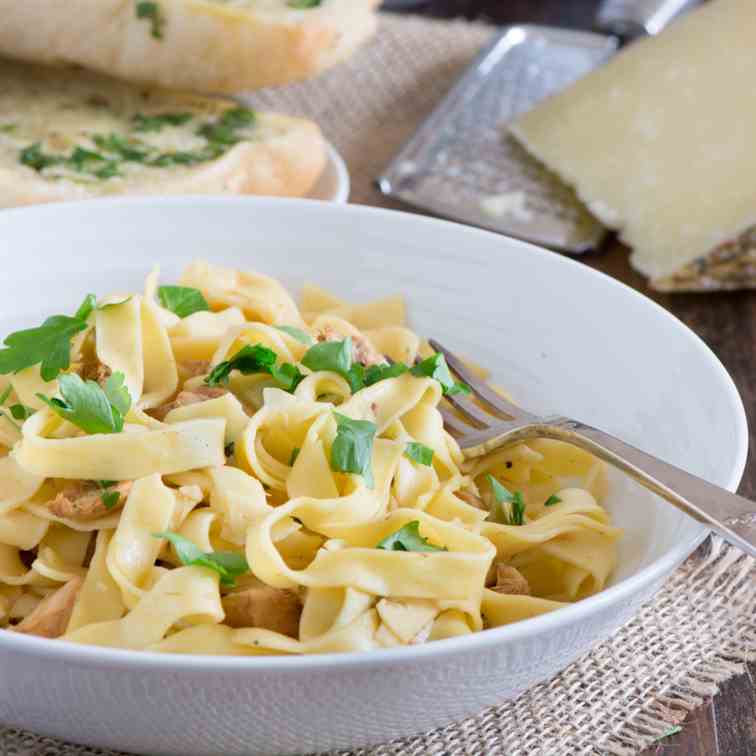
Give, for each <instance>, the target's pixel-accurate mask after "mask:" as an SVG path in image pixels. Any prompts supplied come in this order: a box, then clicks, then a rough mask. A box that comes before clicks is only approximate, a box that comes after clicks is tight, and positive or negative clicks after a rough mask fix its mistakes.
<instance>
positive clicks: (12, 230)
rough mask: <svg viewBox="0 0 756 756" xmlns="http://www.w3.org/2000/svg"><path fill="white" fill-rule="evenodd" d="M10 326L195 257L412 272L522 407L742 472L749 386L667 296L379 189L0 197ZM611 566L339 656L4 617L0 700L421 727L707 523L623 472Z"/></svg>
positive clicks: (287, 726)
mask: <svg viewBox="0 0 756 756" xmlns="http://www.w3.org/2000/svg"><path fill="white" fill-rule="evenodd" d="M0 239H2V252H0V255H2V258H0V263H1V265H2V267H1V269H2V271H3V275H2V281H1V282H0V302H2V303H3V304H2V313H0V332H2V333H6V332H8V331H9V330H12V329H13V328H16V327H19V326H22V325H24V324H25V325H26V326H29V325H33V324H36V323H37V322H38V321H39V320H40V317H41V316H42V315H43V314H49V313H54V312H68V311H72V309H73V308H74V307H75V306H76V305H77V304H78V302H79V300H80V299H81V295H82V293H83V292H86V291H94V292H103V293H104V292H107V291H109V290H111V289H113V288H121V287H126V288H136V287H139V286H141V284H142V280H143V277H144V274H145V273H146V272H147V271H148V270H149V269H150V267H151V266H152V265H153V264H154V263H156V262H159V263H160V264H161V265H162V267H163V274H164V279H165V280H171V279H173V278H175V276H177V274H178V272H179V270H180V268H181V267H182V266H183V265H184V264H185V263H186V262H188V261H189V260H192V259H193V258H196V257H206V258H209V259H211V260H213V261H217V262H225V263H229V264H231V265H238V266H241V267H247V268H252V269H257V270H262V271H265V272H267V273H270V274H272V275H274V276H279V277H281V278H282V279H283V280H284V281H285V282H286V283H288V284H290V285H293V286H295V287H296V286H297V285H298V284H301V283H302V282H304V281H306V280H311V281H314V282H317V283H319V284H321V285H323V286H325V287H329V288H332V289H333V290H334V291H336V292H338V293H340V294H343V295H345V296H347V297H349V298H350V299H352V300H354V301H361V300H364V299H366V298H372V297H379V296H382V295H385V294H389V293H392V292H396V291H402V292H404V293H405V294H406V295H407V297H408V299H409V302H410V305H411V314H412V321H413V323H414V325H415V327H416V328H417V329H418V330H419V331H420V332H422V333H425V334H427V335H432V336H435V337H437V338H439V339H440V340H441V341H442V342H443V343H445V344H448V345H449V346H450V347H451V348H453V349H458V350H459V351H460V352H462V353H463V354H466V355H471V356H474V357H475V358H477V359H478V360H479V361H480V362H482V363H484V364H486V365H488V366H490V367H491V368H493V370H494V373H495V376H496V378H497V379H498V380H499V381H500V382H501V383H503V384H505V385H507V386H509V387H510V388H511V389H512V391H513V393H514V394H515V396H516V397H517V398H518V400H520V401H521V402H522V403H523V404H524V405H525V406H528V407H532V408H533V409H535V410H540V411H543V412H546V413H548V412H557V411H558V412H560V413H564V414H567V415H572V416H574V417H577V418H580V419H583V420H586V421H588V422H590V423H592V424H594V425H598V426H600V427H604V428H606V429H607V430H609V431H612V432H615V433H617V434H618V435H620V436H622V437H624V438H626V439H627V440H628V441H630V442H632V443H635V444H637V445H639V446H641V447H644V448H645V449H647V450H648V451H650V452H653V453H656V454H658V455H660V456H662V457H665V458H667V459H668V460H670V461H671V462H674V463H677V464H679V465H682V466H683V467H686V468H688V469H689V470H691V471H692V472H694V473H698V474H699V475H702V476H704V477H705V478H707V479H709V480H711V481H713V482H715V483H719V484H721V485H723V486H726V487H728V488H729V489H731V490H734V489H735V487H736V485H737V483H738V481H739V479H740V476H741V473H742V471H743V467H744V464H745V456H746V447H747V436H746V420H745V414H744V411H743V406H742V403H741V401H740V398H739V396H738V394H737V391H736V389H735V387H734V385H733V383H732V381H731V380H730V378H729V376H728V375H727V373H726V372H725V370H724V369H723V367H722V365H721V364H720V363H719V362H718V361H717V359H716V357H715V356H714V355H713V354H712V353H711V352H710V351H709V349H708V348H707V347H706V346H705V345H704V344H703V342H702V341H700V340H699V339H698V338H697V337H696V336H695V335H694V334H693V333H692V332H691V331H689V330H688V329H687V328H686V327H685V326H684V325H682V324H681V323H680V322H679V321H677V320H676V319H675V318H673V317H672V316H671V315H669V314H668V313H667V312H665V311H664V310H663V309H662V308H660V307H658V306H657V305H655V304H654V303H653V302H651V301H649V300H648V299H646V298H644V297H642V296H641V295H639V294H637V293H636V292H635V291H633V290H631V289H629V288H627V287H626V286H624V285H622V284H620V283H618V282H616V281H614V280H612V279H610V278H608V277H606V276H603V275H601V274H599V273H596V272H594V271H593V270H591V269H589V268H587V267H585V266H583V265H581V264H580V263H577V262H573V261H571V260H568V259H566V258H563V257H559V256H557V255H555V254H552V253H549V252H546V251H543V250H540V249H538V248H536V247H533V246H531V245H528V244H525V243H523V242H519V241H514V240H511V239H507V238H503V237H501V236H499V235H495V234H491V233H488V232H485V231H480V230H476V229H472V228H467V227H465V226H460V225H455V224H452V223H447V222H443V221H438V220H432V219H428V218H423V217H419V216H417V215H407V214H402V213H397V212H390V211H385V210H376V209H370V208H366V207H354V206H348V205H347V206H339V205H333V204H326V203H316V202H308V201H301V200H300V201H296V200H288V201H287V200H270V199H213V198H205V199H197V198H181V199H159V200H157V199H145V200H129V201H122V200H121V201H109V200H98V201H96V202H89V203H81V204H77V203H71V204H61V205H50V206H47V207H37V208H32V209H22V210H10V211H7V212H4V213H2V214H0ZM608 507H609V509H610V510H611V511H612V516H613V518H614V520H615V522H617V523H618V524H619V525H621V526H622V527H624V528H625V531H626V535H625V538H624V540H623V541H622V547H621V559H620V567H619V569H618V571H617V575H616V577H615V579H614V581H613V584H612V585H611V586H610V587H609V588H607V589H606V590H605V591H603V592H602V593H600V594H598V595H596V596H593V597H592V598H589V599H586V600H585V601H581V602H580V603H578V604H575V605H573V606H570V607H568V608H566V609H562V610H560V611H558V612H554V613H551V614H547V615H544V616H541V617H538V618H536V619H531V620H528V621H526V622H521V623H518V624H514V625H510V626H507V627H502V628H499V629H495V630H490V631H487V632H483V633H479V634H476V635H473V636H470V637H464V638H457V639H450V640H445V641H441V642H437V643H429V644H427V645H423V646H415V647H412V648H402V649H398V650H384V651H374V652H369V653H356V654H345V655H333V654H329V655H323V656H309V657H304V658H302V657H269V658H214V657H199V656H197V657H182V656H160V655H155V654H148V653H130V652H123V651H117V650H115V651H114V650H107V649H102V648H93V647H86V646H76V645H71V644H68V643H63V642H61V641H47V640H43V639H38V638H32V637H26V636H21V635H14V634H11V633H6V632H0V721H2V722H5V723H7V724H10V725H14V726H17V727H22V728H26V729H30V730H35V731H37V732H41V733H45V734H48V735H54V736H57V737H60V738H64V739H67V740H73V741H78V742H81V743H87V744H92V745H98V746H104V747H110V748H117V749H123V750H129V751H133V752H136V753H144V754H151V755H152V756H155V755H157V754H176V755H177V756H179V755H180V756H193V755H195V754H196V755H197V756H206V754H219V753H223V754H249V753H260V754H286V753H295V752H300V751H308V752H309V751H318V750H325V749H331V748H350V747H356V746H364V745H368V744H375V743H379V742H383V741H387V740H391V739H393V738H397V737H399V736H404V735H410V734H413V733H419V732H422V731H425V730H428V729H431V728H434V727H438V726H440V725H443V724H446V723H448V722H449V721H451V720H455V719H460V718H462V717H465V716H467V715H470V714H473V713H475V712H477V711H478V710H480V709H482V708H483V707H485V706H487V705H490V704H495V703H496V702H498V701H503V700H505V699H508V698H511V697H513V696H516V695H517V694H518V693H520V692H521V691H523V690H525V689H526V688H528V687H529V686H531V685H533V684H535V683H537V682H539V681H541V680H544V679H546V678H548V677H550V676H551V675H553V674H555V673H556V672H558V671H559V670H561V669H562V668H564V667H565V666H566V665H567V664H569V663H570V662H571V661H573V660H574V659H575V658H577V657H578V656H580V655H581V654H583V653H585V652H586V651H587V650H588V649H589V648H590V647H591V646H593V645H594V644H595V643H597V642H598V641H600V640H602V639H604V638H606V637H607V636H608V635H610V633H612V631H614V630H615V629H616V628H617V627H618V626H619V625H620V624H622V623H623V622H625V621H626V620H627V619H629V618H630V617H631V616H632V615H633V613H634V612H635V611H636V609H637V608H638V607H639V605H640V604H641V603H642V602H644V601H646V600H648V599H649V598H650V597H651V596H652V595H653V593H654V591H655V590H656V589H657V588H658V587H659V585H660V583H661V581H662V580H663V579H664V577H665V576H666V575H668V574H669V573H670V571H671V570H673V569H674V568H675V567H676V566H677V565H678V564H679V563H680V562H681V561H682V560H683V559H684V558H685V557H686V556H687V555H688V554H689V553H690V552H691V551H692V550H693V548H694V547H695V546H696V545H697V544H698V543H699V542H700V541H701V539H702V537H703V536H704V535H705V531H704V530H703V529H702V528H701V527H700V526H699V525H697V524H696V523H694V522H693V521H692V520H689V519H688V518H686V517H685V516H684V515H682V514H680V513H678V512H677V511H676V510H673V509H672V508H671V507H669V506H667V505H666V504H664V503H662V502H660V501H658V500H656V499H655V498H654V497H652V496H650V495H648V494H645V493H644V492H642V491H639V490H638V489H636V488H634V487H633V486H632V485H630V484H629V483H628V482H626V481H624V480H621V479H620V480H617V481H616V484H615V486H614V490H613V493H612V495H611V496H610V497H609V501H608Z"/></svg>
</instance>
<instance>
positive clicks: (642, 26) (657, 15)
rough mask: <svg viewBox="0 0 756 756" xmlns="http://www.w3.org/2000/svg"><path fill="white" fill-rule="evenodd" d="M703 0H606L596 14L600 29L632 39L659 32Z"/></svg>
mask: <svg viewBox="0 0 756 756" xmlns="http://www.w3.org/2000/svg"><path fill="white" fill-rule="evenodd" d="M699 2H700V0H603V2H602V3H601V5H600V6H599V10H598V14H597V16H596V25H597V26H598V28H599V29H601V30H602V31H605V32H609V33H610V34H616V35H617V36H619V37H625V38H630V39H632V38H633V37H641V36H644V35H647V34H658V33H659V32H660V31H661V30H662V29H663V28H664V27H665V26H667V24H668V23H669V22H670V21H672V19H674V18H675V17H676V16H679V15H680V14H681V13H682V12H683V11H685V10H687V9H688V8H691V7H692V6H694V5H698V3H699Z"/></svg>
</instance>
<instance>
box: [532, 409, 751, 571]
mask: <svg viewBox="0 0 756 756" xmlns="http://www.w3.org/2000/svg"><path fill="white" fill-rule="evenodd" d="M538 435H539V436H541V437H544V436H546V437H548V438H555V439H558V440H560V441H567V442H568V443H571V444H574V445H575V446H579V447H581V448H582V449H585V450H586V451H589V452H591V453H592V454H594V455H595V456H596V457H598V458H599V459H602V460H604V461H605V462H608V463H609V464H611V465H613V466H614V467H617V468H618V469H620V470H622V472H624V473H626V474H627V475H629V476H630V477H631V478H633V479H634V480H635V481H637V482H638V483H640V484H641V485H642V486H643V487H644V488H647V489H648V490H649V491H652V492H653V493H655V494H658V495H659V496H661V497H662V498H663V499H666V500H667V501H668V502H669V503H670V504H672V505H674V506H675V507H677V508H678V509H681V510H682V511H683V512H685V513H686V514H688V515H690V516H691V517H692V518H693V519H695V520H698V521H699V522H702V523H703V524H704V525H708V526H709V527H710V528H712V529H713V530H715V531H716V532H717V533H719V534H720V535H721V536H722V537H723V538H724V539H725V540H726V541H729V542H730V543H732V544H733V545H735V546H738V547H739V548H741V549H742V550H743V551H745V552H746V553H747V554H750V555H751V556H753V557H756V503H755V502H752V501H749V500H748V499H745V498H743V497H742V496H738V495H737V494H734V493H730V492H729V491H727V490H725V489H724V488H720V487H719V486H716V485H714V484H713V483H709V482H708V481H705V480H704V479H703V478H699V477H697V476H695V475H691V473H688V472H685V470H681V469H680V468H679V467H675V466H674V465H670V464H669V463H667V462H663V461H662V460H660V459H658V458H657V457H654V456H652V455H651V454H647V453H646V452H643V451H641V450H640V449H636V448H635V447H634V446H631V445H630V444H626V443H625V442H624V441H620V439H618V438H615V437H614V436H612V435H610V434H609V433H605V432H604V431H602V430H598V429H597V428H592V427H591V426H590V425H585V424H583V423H581V422H578V421H576V420H569V419H567V418H558V419H555V420H553V421H549V422H548V423H545V424H544V425H542V426H540V428H539V433H538Z"/></svg>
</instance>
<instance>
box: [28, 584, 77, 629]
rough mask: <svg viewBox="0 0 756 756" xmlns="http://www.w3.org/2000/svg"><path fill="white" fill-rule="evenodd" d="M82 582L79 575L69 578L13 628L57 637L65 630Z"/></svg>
mask: <svg viewBox="0 0 756 756" xmlns="http://www.w3.org/2000/svg"><path fill="white" fill-rule="evenodd" d="M82 583H83V580H82V579H81V578H80V577H73V578H71V579H70V580H69V581H68V582H67V583H66V584H65V585H63V586H61V587H60V588H58V590H57V591H55V592H54V593H51V594H50V595H49V596H46V597H45V598H43V599H42V601H40V602H39V604H37V607H36V608H35V609H34V611H33V612H32V613H31V614H29V615H28V616H27V617H25V618H24V619H23V620H22V621H21V622H19V624H18V625H16V626H15V627H14V628H13V630H15V631H16V632H17V633H25V634H26V635H38V636H40V637H41V638H59V637H60V636H61V635H63V633H65V632H66V627H68V621H69V620H70V619H71V612H73V608H74V604H75V603H76V597H77V596H78V594H79V589H80V588H81V585H82Z"/></svg>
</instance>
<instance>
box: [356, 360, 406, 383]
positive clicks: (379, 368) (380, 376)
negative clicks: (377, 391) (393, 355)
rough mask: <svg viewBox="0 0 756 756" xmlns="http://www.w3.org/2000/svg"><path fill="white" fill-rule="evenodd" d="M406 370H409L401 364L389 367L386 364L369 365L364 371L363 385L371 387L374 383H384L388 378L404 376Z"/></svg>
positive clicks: (395, 363)
mask: <svg viewBox="0 0 756 756" xmlns="http://www.w3.org/2000/svg"><path fill="white" fill-rule="evenodd" d="M408 370H409V368H408V367H407V366H406V365H405V364H404V363H403V362H394V363H393V364H391V365H389V364H388V363H385V364H380V365H371V366H370V367H369V368H368V369H367V370H366V371H365V385H366V386H372V385H373V384H374V383H379V382H380V381H385V380H386V379H388V378H397V377H398V376H400V375H404V373H406V372H407V371H408Z"/></svg>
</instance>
